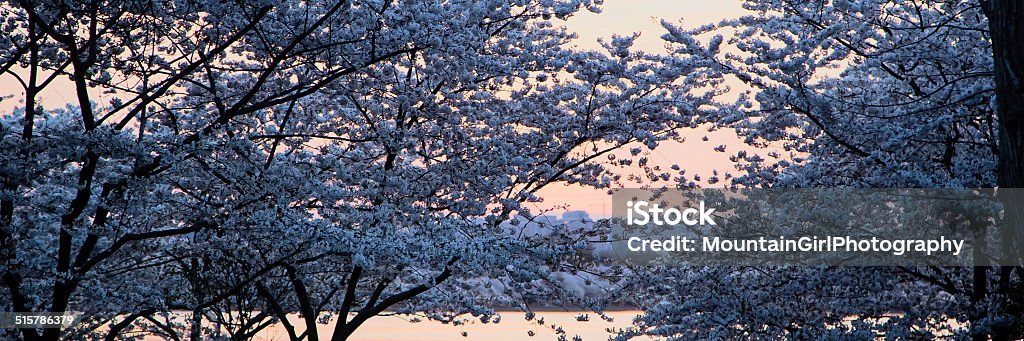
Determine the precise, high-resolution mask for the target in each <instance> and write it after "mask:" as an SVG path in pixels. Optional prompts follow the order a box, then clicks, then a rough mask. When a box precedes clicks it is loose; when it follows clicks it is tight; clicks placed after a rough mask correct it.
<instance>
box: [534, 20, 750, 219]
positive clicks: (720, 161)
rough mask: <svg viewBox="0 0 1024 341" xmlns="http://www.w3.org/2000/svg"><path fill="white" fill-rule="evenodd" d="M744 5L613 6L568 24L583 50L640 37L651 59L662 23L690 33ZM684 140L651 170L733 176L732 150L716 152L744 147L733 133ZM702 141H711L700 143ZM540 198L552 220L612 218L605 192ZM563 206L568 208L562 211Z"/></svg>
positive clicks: (659, 46) (655, 158)
mask: <svg viewBox="0 0 1024 341" xmlns="http://www.w3.org/2000/svg"><path fill="white" fill-rule="evenodd" d="M741 4H742V2H741V1H736V0H722V1H711V0H676V1H671V0H635V1H626V0H609V1H606V2H605V4H604V5H603V6H602V8H603V12H602V13H600V14H594V13H590V12H586V11H583V12H581V13H580V14H578V15H577V16H575V17H572V18H570V19H569V20H568V22H567V23H566V24H567V26H568V28H569V29H570V30H572V31H575V32H576V33H578V35H579V39H578V40H577V44H578V46H579V47H582V48H586V49H600V48H601V45H600V44H599V43H598V42H597V40H598V39H599V38H605V39H607V38H609V37H611V36H612V35H613V34H619V35H627V34H631V33H633V32H638V33H640V37H639V38H638V39H637V41H636V44H635V47H637V48H640V49H643V50H645V51H648V52H651V53H663V52H664V51H665V43H664V41H662V40H661V35H662V34H663V33H664V32H665V29H664V28H662V27H661V24H660V20H661V19H664V20H667V21H669V22H679V21H680V20H682V23H683V26H684V27H688V28H692V27H697V26H700V25H705V24H710V23H714V22H718V21H720V20H722V19H728V18H735V17H738V16H741V15H743V14H744V11H745V10H744V9H743V8H742V7H741ZM682 134H683V136H685V137H686V142H684V143H682V144H678V143H674V142H671V141H669V142H666V143H664V144H663V145H662V146H659V147H658V148H657V149H656V150H654V151H653V152H652V153H651V154H650V156H649V157H650V160H651V164H657V165H662V166H663V167H668V166H670V165H672V164H678V165H680V166H681V167H682V169H684V170H686V174H687V176H691V175H694V174H700V175H702V176H703V177H704V178H707V177H708V176H710V175H711V172H712V170H716V169H717V170H718V171H719V172H720V173H724V172H727V171H731V170H732V164H731V162H729V155H730V154H731V153H734V152H735V150H732V149H729V150H728V151H727V152H726V153H719V152H716V151H714V147H715V146H718V145H721V144H725V145H727V146H730V147H732V146H738V145H740V143H739V141H738V140H737V138H736V135H735V134H734V133H733V132H732V131H729V130H719V131H715V132H707V131H705V130H703V129H697V130H693V131H687V132H683V133H682ZM704 136H707V137H708V141H703V140H702V138H703V137H704ZM541 195H542V196H543V197H544V198H545V202H544V203H540V204H535V205H534V207H535V208H536V209H537V210H538V211H544V210H551V214H554V215H557V214H558V213H559V212H562V211H586V212H587V213H588V214H590V216H591V217H608V216H610V215H611V207H610V206H611V196H609V195H607V194H606V193H605V192H604V191H599V190H592V189H585V188H580V187H568V186H555V187H551V188H546V189H545V190H544V191H541ZM565 205H567V206H568V207H563V206H565Z"/></svg>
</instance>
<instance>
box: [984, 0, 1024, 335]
mask: <svg viewBox="0 0 1024 341" xmlns="http://www.w3.org/2000/svg"><path fill="white" fill-rule="evenodd" d="M982 5H983V6H984V11H985V15H986V16H987V17H988V23H989V32H990V34H991V37H992V60H993V63H994V70H993V71H994V72H995V82H996V117H997V119H998V122H999V164H998V174H997V176H998V178H997V180H996V181H997V185H998V187H999V188H1000V189H1012V188H1024V155H1022V154H1024V44H1022V42H1024V2H1021V1H1019V0H983V1H982ZM1001 192H1003V191H1001ZM1001 197H1003V198H1002V199H1003V200H1004V204H1008V205H1007V206H1005V207H1007V208H1008V209H1007V210H1006V211H1005V212H1004V218H1003V221H1002V229H1001V230H1000V241H1001V243H1002V245H1001V246H1002V247H1001V249H1002V250H1003V256H1004V257H1008V258H1009V259H1004V260H1003V264H1002V265H1003V266H1002V267H1001V269H999V271H998V273H999V277H998V279H996V281H997V283H995V285H996V287H995V288H994V291H995V293H998V294H1005V293H1006V292H1005V291H1006V290H1008V284H1009V281H1010V279H1011V277H1012V276H1013V272H1014V269H1015V268H1016V270H1017V271H1020V269H1019V268H1018V267H1010V266H1008V265H1012V264H1017V263H1018V261H1019V260H1020V259H1019V256H1020V255H1019V254H1008V253H1009V252H1015V253H1016V252H1019V251H1018V250H1017V249H1018V247H1017V245H1016V244H1017V242H1018V241H1019V238H1018V236H1020V235H1021V230H1022V229H1021V225H1020V223H1021V222H1022V221H1024V219H1022V217H1021V216H1022V212H1020V210H1018V209H1015V208H1017V207H1020V205H1019V204H1020V202H1019V200H1017V198H1015V195H1010V196H1003V195H1001ZM1007 200H1010V201H1009V202H1007ZM1011 263H1012V264H1011ZM986 275H987V274H986ZM997 313H998V312H997ZM1004 324H1005V323H1004ZM1008 333H1009V326H1004V325H997V326H993V328H992V335H991V337H992V339H993V340H1008V339H1010V338H1011V337H1012V336H1010V335H1008Z"/></svg>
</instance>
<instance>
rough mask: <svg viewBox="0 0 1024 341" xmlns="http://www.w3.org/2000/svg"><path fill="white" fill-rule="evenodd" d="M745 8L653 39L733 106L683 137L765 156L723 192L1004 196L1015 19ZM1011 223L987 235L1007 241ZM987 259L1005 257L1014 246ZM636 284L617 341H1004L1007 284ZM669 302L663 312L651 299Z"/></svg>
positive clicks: (942, 273)
mask: <svg viewBox="0 0 1024 341" xmlns="http://www.w3.org/2000/svg"><path fill="white" fill-rule="evenodd" d="M744 7H745V8H746V9H747V10H748V11H750V14H749V15H746V16H743V17H740V18H737V19H731V20H725V21H722V22H720V23H718V24H713V25H707V26H703V27H698V28H695V29H684V28H681V27H680V26H679V25H677V24H673V23H670V22H664V23H663V26H664V27H665V28H666V30H667V33H666V34H665V35H664V36H663V38H664V39H665V40H666V41H667V42H669V43H670V44H671V51H670V53H671V54H672V55H673V56H674V57H675V61H674V62H671V63H674V64H677V65H700V68H699V70H700V74H701V75H702V77H704V78H705V82H707V83H708V84H711V85H712V86H713V87H715V88H716V89H719V90H720V91H721V92H723V93H728V92H733V93H735V92H736V91H740V92H741V93H740V96H739V98H738V100H735V101H727V100H724V99H722V100H720V102H722V103H720V104H719V105H717V108H718V110H717V111H716V112H715V113H713V114H711V115H706V116H702V117H698V118H697V119H698V120H699V121H700V122H702V123H709V124H712V125H714V126H715V127H719V128H732V129H735V131H736V132H737V134H739V135H740V136H741V138H743V139H744V142H746V143H747V144H749V145H750V146H753V147H756V148H750V149H753V150H756V149H761V150H764V149H768V150H770V152H769V153H770V154H769V155H763V153H762V154H758V153H756V152H755V151H751V150H740V151H738V152H736V154H735V155H734V156H733V160H734V161H735V162H736V163H737V167H738V168H739V169H740V170H741V171H742V174H741V175H740V176H738V177H736V178H735V181H734V183H733V185H738V186H763V187H777V188H778V187H853V188H856V187H915V188H916V187H925V188H981V187H997V186H998V187H1002V188H1016V187H1020V182H1019V181H1020V179H1021V177H1020V171H1019V169H1020V152H1019V150H1020V149H1019V148H1020V146H1021V139H1020V138H1019V136H1020V134H1021V133H1024V130H1022V129H1021V128H1020V124H1019V120H1020V118H1021V114H1020V105H1018V104H1019V100H1020V93H1021V92H1020V82H1019V80H1020V79H1022V78H1021V77H1022V76H1024V73H1022V72H1021V70H1022V69H1021V62H1020V60H1021V59H1020V56H1021V54H1020V49H1019V47H1017V45H1018V44H1017V43H1016V41H1018V40H1019V39H1020V38H1021V37H1020V34H1021V33H1020V32H1021V31H1020V29H1019V28H1020V22H1021V20H1020V19H1021V17H1020V5H1019V4H1018V3H1017V2H1013V1H980V2H979V1H909V2H895V1H870V0H868V1H862V0H855V1H786V0H780V1H747V2H746V3H745V4H744ZM737 83H741V84H743V85H742V86H735V84H737ZM730 86H732V88H730ZM1017 213H1019V212H1016V213H1015V212H1008V213H1007V216H1006V217H1005V219H1004V221H1003V222H1002V223H1003V224H1004V225H1005V226H1011V228H1014V229H1019V227H1016V226H1018V224H1017V223H1016V221H1020V220H1019V219H1015V218H1014V217H1015V216H1016V214H1017ZM1004 241H1005V242H1006V244H1005V245H1006V246H1008V247H1009V248H1010V249H1012V248H1013V246H1012V245H1013V243H1015V242H1017V243H1019V241H1014V240H1011V239H1009V238H1007V239H1005V240H1004ZM653 273H654V275H651V276H652V278H651V279H649V280H646V281H645V280H643V279H641V280H639V281H638V283H641V284H639V286H640V287H641V288H642V289H640V292H641V293H642V294H641V296H640V297H641V302H643V303H642V304H644V305H645V306H646V307H649V309H648V310H647V314H646V315H645V316H644V317H643V318H641V319H639V320H638V321H637V325H638V326H637V328H635V329H634V330H632V331H630V332H627V333H624V334H623V335H622V338H629V337H631V336H634V335H641V334H653V335H659V336H665V337H677V338H680V339H691V338H697V337H700V338H711V337H714V338H722V337H724V338H739V337H752V336H753V337H770V338H776V337H795V338H812V337H813V338H822V337H856V338H876V337H885V338H918V337H927V338H932V337H936V336H938V335H952V336H955V337H958V338H967V337H970V338H976V339H987V338H992V339H1001V340H1005V339H1013V338H1019V337H1021V333H1022V331H1021V330H1020V328H1019V326H1020V325H1021V321H1020V316H1021V315H1020V313H1021V310H1020V309H1021V302H1022V301H1021V297H1020V294H1019V293H1020V288H1021V282H1022V279H1024V277H1021V276H1022V272H1021V269H1020V268H1019V267H1010V266H1003V267H989V266H979V267H975V268H942V267H931V268H811V269H807V268H736V267H718V268H704V269H692V268H691V269H678V268H665V269H654V272H653ZM666 274H667V275H670V278H669V279H667V280H663V279H658V278H661V276H662V275H666ZM643 283H649V285H645V284H643ZM673 292H676V293H678V296H676V297H677V298H672V299H666V295H667V294H668V293H673ZM851 318H852V319H854V320H853V321H852V322H851V321H850V319H851Z"/></svg>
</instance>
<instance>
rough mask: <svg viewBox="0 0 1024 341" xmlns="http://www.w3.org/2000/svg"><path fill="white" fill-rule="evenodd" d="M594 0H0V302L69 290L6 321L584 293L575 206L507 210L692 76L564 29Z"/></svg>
mask: <svg viewBox="0 0 1024 341" xmlns="http://www.w3.org/2000/svg"><path fill="white" fill-rule="evenodd" d="M596 6H597V4H596V3H594V2H591V1H587V0H564V1H563V0H556V1H548V0H541V1H530V0H523V1H511V2H509V1H443V2H417V1H408V2H407V1H391V0H369V1H364V0H348V1H346V0H338V1H301V2H299V1H295V2H277V1H245V2H225V1H196V0H180V1H162V2H152V1H80V2H62V1H10V2H3V3H2V4H0V11H2V13H3V19H4V20H3V21H2V23H0V25H2V27H3V31H4V32H5V33H6V34H5V35H4V36H3V37H2V38H0V67H2V69H0V73H2V74H3V77H5V78H6V79H9V80H12V81H13V82H16V83H17V84H19V85H20V89H18V90H17V91H16V92H12V93H10V94H7V95H8V97H5V98H4V101H5V102H7V103H10V102H8V101H15V102H16V104H15V105H14V106H13V107H14V109H13V110H11V111H8V112H4V113H3V114H2V115H0V144H2V147H0V150H2V151H0V159H2V162H0V182H2V184H3V192H2V194H0V222H2V229H0V231H2V232H0V244H2V248H0V258H2V266H0V275H2V278H3V288H4V289H3V290H0V297H2V298H3V299H2V300H0V302H3V303H2V306H3V309H4V310H5V311H19V312H44V311H53V312H64V311H78V312H82V313H83V316H84V317H83V320H82V321H81V322H80V323H78V324H76V325H75V326H74V327H72V328H66V329H57V328H52V329H28V328H26V329H19V330H16V331H15V330H4V331H3V333H4V334H3V335H4V336H5V337H15V336H17V337H21V338H23V339H28V340H55V339H58V338H62V337H67V338H101V337H102V338H106V339H118V338H126V337H132V336H136V335H146V334H149V335H157V336H162V337H165V338H172V339H181V338H191V339H193V340H198V339H205V338H220V337H223V338H232V339H247V338H251V337H253V336H254V335H255V334H256V333H258V332H259V331H261V330H263V329H264V328H266V327H268V326H270V325H278V324H279V325H281V326H282V327H283V328H284V329H285V330H286V332H287V333H288V335H289V337H290V338H292V339H295V340H299V339H302V340H318V339H334V340H343V339H346V338H347V337H348V336H349V335H351V333H352V332H353V331H354V330H355V329H356V328H358V327H359V326H360V324H361V323H363V322H365V321H366V320H367V319H369V318H371V317H373V316H375V315H378V314H380V313H382V312H384V311H392V312H410V313H412V312H416V313H421V314H425V315H426V316H428V317H430V318H436V319H451V318H452V317H453V316H456V315H460V314H466V313H469V314H473V315H476V316H479V317H480V318H481V319H484V320H485V321H486V320H488V319H491V318H492V315H493V311H492V310H490V308H488V307H492V306H494V305H495V304H503V305H511V306H523V307H526V304H528V303H529V302H536V300H538V299H543V300H546V301H549V302H552V303H554V304H575V305H578V306H585V307H590V308H593V309H597V310H600V309H602V308H603V302H601V301H600V300H594V299H591V298H588V297H585V296H580V295H577V293H576V292H574V291H572V290H568V289H566V288H564V287H563V285H561V284H560V283H563V282H564V280H565V279H566V278H577V279H581V281H583V282H585V283H586V285H589V286H595V287H596V288H597V290H609V291H611V290H615V289H616V288H615V287H614V286H613V285H612V284H610V283H609V282H601V281H598V280H595V279H594V276H592V275H590V274H588V273H587V272H586V271H585V270H587V269H594V268H597V267H602V268H601V271H602V272H603V273H605V274H611V275H614V274H615V272H616V271H617V270H616V269H614V268H609V267H607V266H604V265H599V264H595V263H594V262H593V261H592V260H591V259H590V258H589V257H586V256H585V254H586V253H585V252H584V253H580V252H578V251H580V250H582V249H585V243H584V241H585V240H587V238H588V237H589V236H590V234H592V233H594V232H593V231H590V230H587V229H585V228H581V227H579V226H575V227H574V226H568V225H554V226H542V227H540V228H533V229H532V230H530V231H527V230H525V229H524V227H523V226H524V225H520V224H517V223H515V222H519V221H526V220H529V219H531V218H532V215H531V214H530V212H529V211H528V210H525V209H524V204H527V203H530V202H535V201H539V200H542V198H541V197H539V196H538V194H537V193H538V191H539V190H540V189H542V188H544V187H546V186H549V185H551V184H557V183H568V184H575V185H580V186H587V187H594V188H608V187H610V186H613V185H615V184H617V183H618V181H619V180H618V178H617V177H616V175H615V173H614V169H615V167H618V166H621V165H629V164H630V163H631V162H632V161H631V160H630V158H629V157H620V158H617V159H615V160H613V161H608V160H607V158H606V156H607V155H609V153H611V152H612V151H614V150H616V149H618V148H620V147H622V146H624V145H626V144H630V143H634V144H642V145H646V146H648V147H651V148H653V147H655V146H657V145H658V143H659V142H661V141H664V140H666V139H673V138H677V137H678V135H677V129H678V128H680V127H684V126H690V125H692V124H693V121H692V119H691V118H690V117H691V115H692V113H693V111H694V110H696V109H692V108H702V107H703V106H702V104H707V103H709V102H708V100H709V99H710V97H709V96H706V95H692V94H694V93H698V91H695V90H694V89H690V88H689V87H690V86H691V85H689V84H698V83H696V82H689V81H686V80H685V78H687V77H688V76H686V75H688V74H689V73H688V72H687V70H686V68H685V67H683V68H682V69H680V67H679V66H673V67H672V69H671V70H669V69H667V68H666V67H665V65H663V64H662V63H660V62H659V60H658V59H659V58H658V57H655V56H649V55H645V54H643V53H640V52H637V51H634V50H633V49H632V48H631V45H632V41H633V39H634V38H635V37H634V36H625V37H615V38H613V39H611V40H610V41H607V42H605V44H604V46H605V47H606V49H607V50H606V51H601V52H588V51H578V50H574V49H572V48H570V47H569V46H568V45H567V43H568V42H569V41H570V39H572V38H573V35H572V34H570V33H569V32H567V31H566V30H565V29H563V28H561V27H559V26H557V23H558V22H559V21H558V20H560V19H565V18H567V17H569V16H571V15H573V13H575V12H577V11H580V10H584V9H586V10H591V11H597V10H598V8H597V7H596ZM695 67H696V66H694V68H695ZM64 90H66V91H67V92H66V93H70V94H73V95H71V98H72V99H71V101H70V103H67V104H66V105H63V104H62V105H51V104H47V103H49V102H46V101H44V99H47V98H50V99H52V98H53V96H56V95H55V94H59V93H62V91H64ZM678 108H689V109H686V110H680V109H678ZM684 111H685V115H684ZM598 161H601V162H598ZM513 218H515V219H513ZM534 225H536V224H534ZM602 283H603V284H607V285H608V286H607V287H604V288H601V287H599V286H600V285H603V284H602ZM294 313H299V315H300V316H301V318H300V320H301V322H300V325H293V323H294V321H296V320H294V319H292V320H289V319H288V318H287V317H288V316H289V314H294ZM332 316H334V317H338V318H335V319H334V320H333V322H331V324H330V325H329V326H328V329H329V330H331V333H330V335H320V334H319V333H318V331H317V328H316V327H317V326H318V325H322V324H324V323H326V322H328V321H329V320H330V319H331V317H332ZM15 333H16V334H15Z"/></svg>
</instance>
